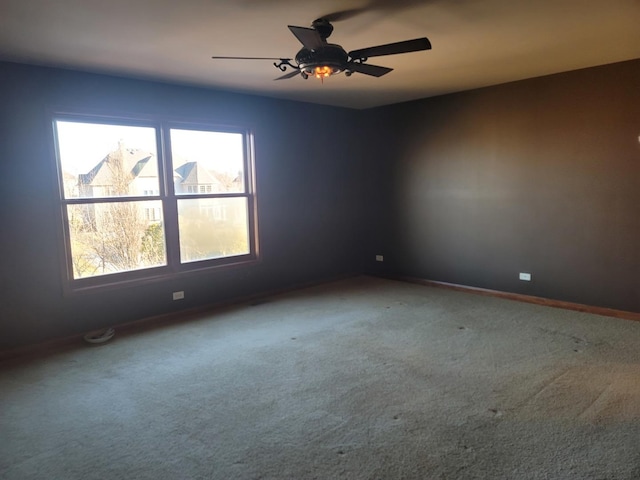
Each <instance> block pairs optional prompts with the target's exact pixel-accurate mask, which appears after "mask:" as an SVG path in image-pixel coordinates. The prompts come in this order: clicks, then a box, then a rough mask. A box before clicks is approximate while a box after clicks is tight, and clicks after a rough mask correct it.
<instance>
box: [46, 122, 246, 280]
mask: <svg viewBox="0 0 640 480" xmlns="http://www.w3.org/2000/svg"><path fill="white" fill-rule="evenodd" d="M53 124H54V134H55V146H56V160H57V167H58V173H59V178H60V179H61V180H60V206H61V229H62V233H63V235H62V236H63V238H64V259H65V278H66V280H67V282H66V285H67V287H68V289H69V290H70V291H74V290H82V289H85V288H97V287H101V286H105V285H113V284H117V283H119V282H138V281H139V282H144V281H147V280H149V279H152V278H155V277H159V276H169V275H176V274H181V273H184V272H188V271H191V270H201V269H206V268H219V267H222V266H229V265H235V264H243V263H247V262H252V261H255V260H256V259H257V235H256V230H257V229H256V223H257V220H256V208H255V203H256V202H255V192H254V187H253V185H254V172H253V159H252V158H251V155H252V151H253V150H252V137H251V133H250V132H249V131H248V130H247V129H241V128H227V127H225V128H220V127H216V126H215V125H202V124H186V123H172V122H157V121H155V122H146V121H144V120H132V119H110V120H104V119H97V118H95V117H87V116H77V115H66V114H65V115H62V114H60V115H55V116H54V121H53ZM163 152H164V155H163V154H162V153H163ZM212 212H216V213H215V214H213V213H212Z"/></svg>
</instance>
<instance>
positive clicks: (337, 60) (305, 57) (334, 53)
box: [296, 43, 349, 75]
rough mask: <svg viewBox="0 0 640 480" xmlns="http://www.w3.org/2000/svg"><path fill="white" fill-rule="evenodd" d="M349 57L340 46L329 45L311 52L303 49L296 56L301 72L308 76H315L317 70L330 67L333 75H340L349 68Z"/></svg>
mask: <svg viewBox="0 0 640 480" xmlns="http://www.w3.org/2000/svg"><path fill="white" fill-rule="evenodd" d="M348 61H349V56H348V55H347V53H346V52H345V51H344V49H343V48H342V47H341V46H340V45H335V44H332V43H327V44H326V45H323V46H322V47H320V48H317V49H315V50H310V49H308V48H303V49H302V50H300V51H299V52H298V53H297V54H296V62H297V63H298V66H299V67H300V70H301V71H303V72H305V73H307V74H308V75H315V72H316V68H318V67H320V68H322V67H329V68H331V74H332V75H333V74H336V73H340V72H341V71H343V70H344V69H345V67H346V66H347V62H348Z"/></svg>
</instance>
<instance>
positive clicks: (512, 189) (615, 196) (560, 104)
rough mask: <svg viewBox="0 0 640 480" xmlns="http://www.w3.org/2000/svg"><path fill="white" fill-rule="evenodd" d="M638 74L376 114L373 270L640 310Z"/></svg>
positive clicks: (599, 74) (534, 83)
mask: <svg viewBox="0 0 640 480" xmlns="http://www.w3.org/2000/svg"><path fill="white" fill-rule="evenodd" d="M639 86H640V61H637V60H636V61H631V62H624V63H619V64H613V65H608V66H603V67H598V68H591V69H586V70H580V71H575V72H570V73H565V74H559V75H553V76H548V77H542V78H537V79H532V80H526V81H521V82H516V83H511V84H505V85H501V86H497V87H492V88H486V89H481V90H476V91H470V92H465V93H460V94H455V95H448V96H442V97H439V98H432V99H427V100H422V101H418V102H411V103H407V104H401V105H395V106H391V107H386V108H380V109H376V110H375V111H374V112H371V113H370V114H371V115H372V116H373V117H375V118H377V119H380V121H382V119H384V125H385V128H386V131H387V134H386V135H385V136H384V139H383V143H382V144H380V145H377V146H376V147H375V148H373V149H372V152H376V151H378V152H382V153H381V154H380V155H379V157H378V159H377V161H378V162H379V163H378V165H379V167H378V169H377V175H378V177H379V178H378V182H379V183H378V184H377V196H376V197H372V202H373V203H372V204H371V209H372V211H374V212H377V214H378V216H376V215H373V216H372V217H371V218H370V220H371V223H370V224H369V225H368V229H369V232H370V235H371V237H373V238H374V239H373V240H372V243H371V244H370V245H369V249H368V252H367V254H368V259H367V268H368V269H369V270H370V271H385V272H387V273H393V274H400V275H409V276H415V277H420V278H425V279H432V280H438V281H445V282H451V283H456V284H462V285H468V286H475V287H483V288H489V289H496V290H501V291H508V292H514V293H523V294H529V295H536V296H542V297H547V298H552V299H558V300H565V301H571V302H578V303H583V304H588V305H594V306H600V307H609V308H615V309H621V310H628V311H635V312H638V311H640V143H639V141H640V139H639V136H640V88H639ZM375 253H382V254H384V255H385V262H384V264H383V265H380V264H375V262H373V255H374V254H375ZM519 272H531V273H532V275H533V281H532V282H530V283H527V282H522V281H520V280H518V273H519Z"/></svg>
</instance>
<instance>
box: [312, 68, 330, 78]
mask: <svg viewBox="0 0 640 480" xmlns="http://www.w3.org/2000/svg"><path fill="white" fill-rule="evenodd" d="M313 74H314V75H315V77H316V78H326V77H328V76H330V75H333V68H331V67H330V66H329V65H323V66H321V67H316V68H314V70H313Z"/></svg>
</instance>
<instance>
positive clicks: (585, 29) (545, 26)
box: [0, 0, 640, 108]
mask: <svg viewBox="0 0 640 480" xmlns="http://www.w3.org/2000/svg"><path fill="white" fill-rule="evenodd" d="M352 9H353V10H354V11H353V12H351V15H350V16H348V17H349V18H346V19H344V20H341V21H337V22H335V23H334V26H335V30H334V33H333V35H332V36H331V38H330V39H329V41H330V42H333V43H338V44H340V45H342V46H343V47H344V48H345V50H347V51H349V50H354V49H357V48H363V47H369V46H372V45H379V44H384V43H390V42H396V41H401V40H407V39H413V38H417V37H423V36H426V37H428V38H429V39H430V40H431V43H432V44H433V50H430V51H426V52H416V53H409V54H404V55H397V56H386V57H380V58H375V59H371V60H370V61H369V63H374V64H378V65H384V66H388V67H392V68H394V69H395V70H394V71H393V72H391V73H389V74H388V75H386V76H384V77H381V78H374V77H368V76H365V75H362V74H354V75H353V76H351V77H348V78H347V77H345V76H344V75H338V76H334V77H331V78H329V79H327V80H325V81H324V84H321V83H320V81H318V80H316V79H312V78H310V79H308V80H303V79H302V78H301V77H299V76H298V77H295V78H292V79H288V80H281V81H273V79H274V78H276V77H277V76H279V75H281V74H282V72H280V71H279V70H277V69H276V68H275V67H274V66H273V64H272V62H270V61H237V60H236V61H234V60H212V59H211V56H212V55H228V56H266V57H287V58H293V57H294V56H295V54H296V52H297V51H298V50H299V48H300V47H301V45H300V43H299V42H298V41H297V40H296V38H295V37H294V36H293V35H292V34H291V33H290V32H289V30H288V29H287V25H299V26H309V25H310V23H311V22H312V21H313V20H314V19H316V18H318V17H322V16H324V15H328V14H332V13H335V12H339V11H345V10H352ZM634 58H640V0H423V1H419V0H395V1H393V0H388V1H385V0H342V1H339V0H317V1H313V2H311V1H301V0H235V1H229V0H180V1H176V0H109V1H105V0H0V59H2V60H9V61H16V62H22V63H32V64H38V65H51V66H61V67H65V68H72V69H78V70H86V71H92V72H101V73H110V74H116V75H122V76H130V77H135V78H145V79H156V80H161V81H169V82H173V83H182V84H188V85H199V86H205V87H213V88H221V89H225V90H232V91H238V92H247V93H256V94H260V95H267V96H271V97H278V98H288V99H294V100H301V101H307V102H314V103H322V104H328V105H339V106H345V107H352V108H367V107H373V106H379V105H385V104H390V103H396V102H401V101H407V100H413V99H417V98H423V97H428V96H433V95H439V94H443V93H450V92H455V91H460V90H466V89H471V88H477V87H482V86H487V85H495V84H499V83H504V82H509V81H513V80H520V79H524V78H530V77H536V76H541V75H546V74H550V73H557V72H562V71H568V70H575V69H579V68H584V67H590V66H596V65H603V64H607V63H613V62H618V61H623V60H630V59H634Z"/></svg>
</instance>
